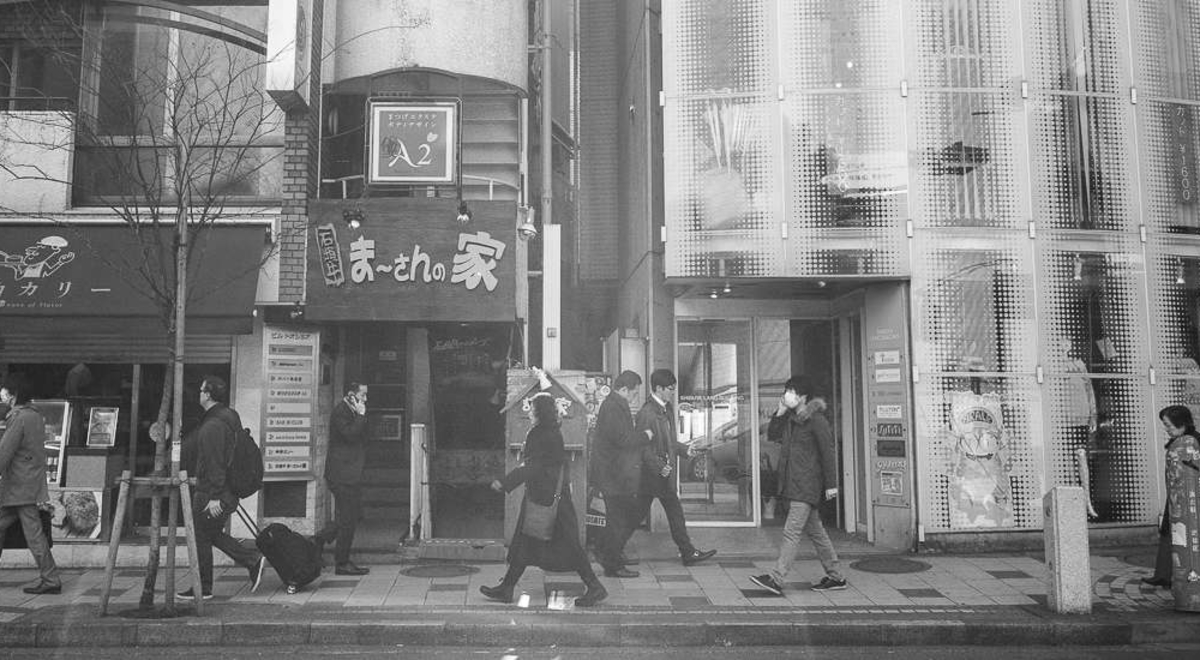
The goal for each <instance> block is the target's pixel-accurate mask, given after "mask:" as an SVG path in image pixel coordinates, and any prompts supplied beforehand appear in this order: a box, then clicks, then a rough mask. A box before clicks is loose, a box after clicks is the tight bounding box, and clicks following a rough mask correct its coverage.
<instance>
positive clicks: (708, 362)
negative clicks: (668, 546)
mask: <svg viewBox="0 0 1200 660" xmlns="http://www.w3.org/2000/svg"><path fill="white" fill-rule="evenodd" d="M677 337H678V342H679V345H678V352H677V356H678V360H679V366H678V369H677V376H678V380H679V384H678V401H679V403H678V406H679V411H678V422H679V427H678V432H679V441H680V442H682V443H686V444H687V445H688V446H689V451H688V457H687V458H686V459H683V458H681V459H678V463H677V468H676V471H675V474H676V475H678V484H679V498H680V500H682V502H683V510H684V512H685V514H686V515H687V519H688V522H689V523H690V522H712V523H744V524H753V523H754V522H755V507H754V498H755V487H754V480H755V474H756V472H755V469H754V465H755V463H754V461H755V459H756V455H757V452H756V451H755V450H754V442H755V440H754V437H755V433H754V420H755V417H756V416H755V415H754V413H753V409H752V397H751V382H752V380H751V360H750V339H751V325H750V321H749V320H721V321H708V320H705V321H699V320H680V321H679V325H678V334H677Z"/></svg>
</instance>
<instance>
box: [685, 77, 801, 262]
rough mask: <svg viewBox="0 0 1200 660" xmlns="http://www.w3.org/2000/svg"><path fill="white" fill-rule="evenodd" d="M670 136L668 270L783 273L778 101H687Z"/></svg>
mask: <svg viewBox="0 0 1200 660" xmlns="http://www.w3.org/2000/svg"><path fill="white" fill-rule="evenodd" d="M669 111H670V114H671V115H672V116H673V117H674V120H675V121H674V124H673V126H671V128H669V129H668V131H667V134H666V137H665V152H666V153H665V157H666V158H667V160H668V161H669V162H671V163H672V164H673V167H672V168H670V169H669V170H668V172H667V175H666V179H667V181H668V184H667V198H666V213H667V220H666V222H667V227H668V232H669V233H670V235H671V236H672V237H673V240H672V242H671V249H670V250H669V251H668V259H667V269H668V273H671V274H672V275H679V276H691V277H768V276H778V275H782V274H783V272H782V269H781V266H780V261H781V257H780V254H781V251H782V244H781V242H780V232H779V224H780V223H779V217H778V200H779V195H778V193H777V189H778V185H779V171H778V168H779V157H778V149H777V147H776V146H775V145H777V144H778V140H776V139H774V138H773V136H774V135H775V134H776V131H777V125H778V104H777V102H775V101H764V100H762V99H758V98H753V97H729V96H714V97H708V98H689V99H686V100H685V99H679V100H677V101H675V102H673V103H672V104H671V105H670V106H669Z"/></svg>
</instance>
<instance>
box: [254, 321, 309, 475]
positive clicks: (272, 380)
mask: <svg viewBox="0 0 1200 660" xmlns="http://www.w3.org/2000/svg"><path fill="white" fill-rule="evenodd" d="M320 342H321V335H320V333H318V332H314V331H311V330H299V329H296V328H288V327H284V326H276V325H268V326H266V327H265V328H263V362H264V373H265V374H266V382H265V387H264V388H263V424H262V429H263V437H262V449H263V459H264V465H265V468H264V471H265V474H264V478H266V479H277V478H288V479H295V478H296V477H303V478H308V477H311V476H312V442H313V415H314V413H315V412H316V410H317V398H316V397H317V367H318V360H317V355H318V350H319V346H320Z"/></svg>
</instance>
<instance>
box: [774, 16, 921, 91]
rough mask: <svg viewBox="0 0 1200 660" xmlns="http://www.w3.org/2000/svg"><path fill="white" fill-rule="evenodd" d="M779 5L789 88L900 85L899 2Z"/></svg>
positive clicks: (901, 59) (783, 52) (783, 71)
mask: <svg viewBox="0 0 1200 660" xmlns="http://www.w3.org/2000/svg"><path fill="white" fill-rule="evenodd" d="M764 4H765V3H764ZM778 6H779V16H778V20H779V23H778V25H779V34H780V35H783V36H781V37H780V50H781V54H782V59H783V62H784V66H783V69H782V71H781V77H782V79H783V83H784V85H785V86H786V87H787V89H788V91H792V90H794V89H850V88H889V87H895V86H896V81H897V80H899V79H900V77H901V66H902V64H903V55H902V50H901V49H902V47H903V39H902V32H901V31H900V30H897V29H896V26H898V25H899V24H900V20H901V13H900V3H899V2H896V0H791V1H787V2H779V3H778Z"/></svg>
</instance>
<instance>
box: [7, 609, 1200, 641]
mask: <svg viewBox="0 0 1200 660" xmlns="http://www.w3.org/2000/svg"><path fill="white" fill-rule="evenodd" d="M1198 623H1200V621H1197V620H1195V619H1192V618H1189V617H1181V618H1179V619H1178V620H1174V621H1139V622H1125V621H1115V620H1114V621H1095V620H1078V621H1071V620H1057V621H1044V620H1043V621H1035V620H1031V621H996V622H979V621H953V620H888V621H868V620H856V621H843V622H805V621H797V622H780V621H763V622H746V621H741V622H728V623H727V622H720V621H694V622H680V621H655V620H653V618H649V619H648V618H647V617H644V616H643V617H638V618H636V619H635V618H617V619H614V620H605V621H587V622H582V621H576V620H570V619H563V620H561V621H554V622H547V621H519V620H517V619H514V618H510V620H509V621H508V622H501V621H483V620H471V619H470V618H464V619H462V620H458V621H454V620H449V621H420V620H410V621H382V622H380V621H374V622H330V621H263V622H245V621H219V620H214V621H204V622H178V621H176V622H170V623H159V622H154V623H150V622H147V623H136V624H135V623H129V622H113V623H107V622H87V623H14V624H8V625H5V626H2V627H0V648H33V647H37V648H58V647H114V646H129V647H133V646H139V647H164V646H189V647H198V646H241V647H262V646H273V645H292V646H294V645H317V646H327V645H363V646H393V645H408V646H489V645H496V644H500V645H505V646H551V645H556V646H561V647H595V646H597V645H600V646H627V647H633V646H650V647H742V646H759V647H762V646H845V645H852V646H980V647H989V646H1021V645H1036V646H1084V647H1086V646H1125V645H1139V644H1147V643H1200V625H1197V624H1198Z"/></svg>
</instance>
